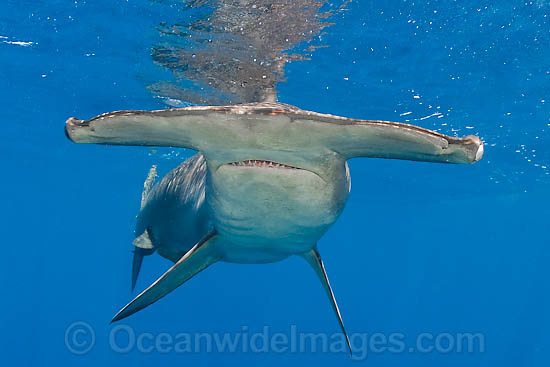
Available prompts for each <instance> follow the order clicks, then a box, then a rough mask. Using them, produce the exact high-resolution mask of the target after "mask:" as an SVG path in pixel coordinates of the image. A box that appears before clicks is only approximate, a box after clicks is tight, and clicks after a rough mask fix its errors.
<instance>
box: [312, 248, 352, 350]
mask: <svg viewBox="0 0 550 367" xmlns="http://www.w3.org/2000/svg"><path fill="white" fill-rule="evenodd" d="M301 256H302V257H303V258H304V259H305V260H306V261H307V262H308V263H309V265H311V267H312V268H313V270H315V273H316V274H317V277H319V280H320V281H321V283H322V284H323V288H324V289H325V292H326V294H327V296H328V298H329V300H330V304H331V305H332V309H333V310H334V314H335V315H336V317H337V318H338V322H339V323H340V329H342V333H344V336H345V337H346V342H347V343H348V348H349V352H350V354H351V353H352V351H351V344H350V341H349V338H348V334H347V333H346V329H345V328H344V321H342V316H341V315H340V309H339V308H338V304H337V303H336V298H334V293H333V292H332V288H331V287H330V283H329V281H328V277H327V273H326V271H325V266H324V265H323V260H321V255H320V254H319V251H317V249H316V248H313V249H312V250H310V251H308V252H306V253H303V254H302V255H301Z"/></svg>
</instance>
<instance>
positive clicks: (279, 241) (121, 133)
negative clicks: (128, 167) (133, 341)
mask: <svg viewBox="0 0 550 367" xmlns="http://www.w3.org/2000/svg"><path fill="white" fill-rule="evenodd" d="M65 133H66V135H67V137H68V138H69V139H70V140H72V141H73V142H75V143H94V144H109V145H140V146H167V147H181V148H187V149H192V150H194V151H197V152H198V153H196V154H195V155H194V156H192V157H191V158H189V159H187V160H186V161H184V162H183V163H181V164H180V165H179V166H178V167H176V168H175V169H173V170H172V171H171V172H169V173H168V174H167V175H166V176H165V177H164V178H162V179H161V180H160V181H159V182H158V183H156V184H154V179H155V176H156V173H155V169H154V167H153V168H152V169H151V171H150V173H149V176H148V178H147V180H146V182H145V185H144V186H145V187H144V192H143V195H142V202H141V210H140V212H139V215H138V218H137V225H136V231H135V233H136V239H135V240H134V262H133V271H132V283H133V286H134V285H135V282H136V279H137V276H138V273H139V269H140V266H141V263H142V260H143V258H144V256H147V255H151V254H152V253H154V252H158V253H159V254H160V255H161V256H163V257H165V258H167V259H169V260H171V261H173V262H174V265H173V266H172V267H171V268H170V269H168V271H166V273H164V275H162V276H161V277H160V278H158V279H157V280H156V281H155V282H154V283H153V284H151V285H150V286H149V287H148V288H147V289H145V290H144V291H143V292H142V293H140V294H139V295H138V296H137V297H136V298H135V299H134V300H132V301H131V302H130V303H129V304H128V305H126V306H125V307H124V308H123V309H122V310H121V311H120V312H119V313H118V314H116V316H115V317H114V318H113V321H117V320H121V319H123V318H125V317H128V316H130V315H132V314H133V313H135V312H137V311H139V310H141V309H143V308H144V307H147V306H148V305H150V304H152V303H153V302H155V301H157V300H158V299H160V298H161V297H163V296H165V295H166V294H168V293H169V292H171V291H172V290H174V289H175V288H177V287H179V286H180V285H182V284H183V283H185V282H186V281H187V280H189V279H190V278H191V277H193V276H194V275H195V274H197V273H199V272H200V271H202V270H204V269H205V268H207V267H209V266H210V265H212V264H214V263H216V262H218V261H226V262H231V263H254V264H258V263H270V262H276V261H281V260H283V259H286V258H287V257H289V256H292V255H297V256H300V257H302V258H304V259H305V260H306V261H307V262H308V263H309V264H310V266H311V267H312V268H313V270H314V271H315V272H316V274H317V276H318V277H319V279H320V281H321V283H322V285H323V287H324V290H325V292H326V294H327V295H328V298H329V300H330V302H331V305H332V308H333V310H334V313H335V314H336V317H337V319H338V321H339V323H340V327H341V329H342V332H343V333H344V335H345V336H346V340H347V342H348V347H349V346H350V345H349V339H348V337H347V334H346V331H345V329H344V323H343V321H342V317H341V315H340V311H339V309H338V306H337V304H336V300H335V298H334V294H333V292H332V289H331V287H330V284H329V281H328V278H327V274H326V272H325V268H324V266H323V261H322V260H321V256H320V254H319V251H318V249H317V243H318V242H319V240H320V239H321V237H322V236H323V235H324V234H325V232H326V231H327V230H328V229H329V227H330V226H331V225H332V224H333V223H334V222H335V221H336V220H337V219H338V217H339V216H340V214H341V213H342V210H343V209H344V205H345V203H346V200H347V198H348V194H349V192H350V188H351V181H350V173H349V169H348V165H347V160H348V159H350V158H355V157H373V158H390V159H405V160H412V161H425V162H441V163H473V162H476V161H478V160H480V159H481V157H482V155H483V144H482V142H481V140H480V139H479V138H478V137H477V136H473V135H468V136H466V137H463V138H455V137H450V136H446V135H442V134H439V133H437V132H433V131H430V130H427V129H424V128H421V127H416V126H413V125H409V124H404V123H398V122H387V121H373V120H357V119H350V118H345V117H339V116H333V115H327V114H320V113H316V112H310V111H304V110H301V109H299V108H297V107H294V106H290V105H286V104H282V103H277V102H258V103H245V104H235V105H228V106H193V107H187V108H176V109H168V110H157V111H117V112H111V113H106V114H103V115H99V116H97V117H94V118H92V119H90V120H79V119H76V118H70V119H68V120H67V122H66V125H65ZM350 351H351V348H350Z"/></svg>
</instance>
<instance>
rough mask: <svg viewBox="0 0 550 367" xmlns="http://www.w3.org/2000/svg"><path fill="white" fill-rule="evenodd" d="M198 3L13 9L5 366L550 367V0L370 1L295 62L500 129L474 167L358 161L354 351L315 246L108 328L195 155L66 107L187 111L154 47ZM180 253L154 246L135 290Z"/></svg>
mask: <svg viewBox="0 0 550 367" xmlns="http://www.w3.org/2000/svg"><path fill="white" fill-rule="evenodd" d="M186 17H189V10H188V9H187V10H186V9H185V8H184V7H182V6H181V2H176V1H173V2H171V1H148V0H127V1H121V0H114V1H82V0H76V1H59V0H54V1H48V2H37V1H13V0H4V1H2V2H1V3H0V86H1V88H0V106H1V111H2V114H1V126H2V129H1V131H0V139H1V144H0V152H1V156H2V172H3V175H2V180H1V186H0V188H1V189H2V192H3V198H2V201H1V202H2V204H1V205H2V206H1V208H2V210H1V211H0V218H1V221H0V223H1V226H0V228H1V229H2V230H1V233H2V243H3V251H2V252H1V256H0V279H1V280H2V284H1V287H0V289H1V290H2V297H1V299H0V300H1V301H0V314H1V315H2V316H1V317H0V331H1V333H0V352H1V353H0V361H1V364H2V365H5V366H11V365H14V366H31V365H47V364H53V363H55V364H56V365H59V366H62V365H71V366H72V365H79V366H86V365H89V366H97V365H102V364H104V365H115V364H116V365H117V366H125V365H133V366H135V365H150V364H155V363H156V364H158V365H161V364H162V365H167V364H172V365H173V364H181V365H183V364H187V365H189V364H190V365H214V364H223V365H231V364H233V365H239V366H257V365H262V366H279V365H281V364H283V363H284V364H286V365H288V366H298V365H299V366H303V365H309V364H315V365H334V364H338V365H340V366H341V365H370V366H393V365H396V366H404V365H406V366H441V365H445V366H464V365H469V366H496V365H498V366H547V365H549V363H550V357H549V355H550V339H549V330H550V316H549V309H550V298H549V297H550V285H549V284H550V281H549V278H550V277H549V275H550V272H549V270H548V264H549V263H550V248H549V246H548V245H549V241H548V207H549V206H550V198H549V195H548V193H549V190H548V185H549V184H550V153H549V149H548V139H550V51H549V50H550V3H548V2H547V1H545V0H536V1H511V0H510V1H471V0H465V1H429V2H420V1H406V0H392V1H355V2H351V3H349V4H347V6H346V9H345V10H344V11H341V12H337V13H335V14H334V15H333V17H332V18H331V19H330V21H331V22H333V23H334V25H332V26H331V27H328V28H325V29H324V30H323V34H322V35H321V36H320V39H319V37H318V38H317V42H318V43H319V44H323V45H326V46H328V47H323V48H319V49H316V50H315V52H314V53H313V54H312V56H311V58H310V60H307V61H300V62H291V63H289V64H287V66H286V68H285V77H286V81H284V82H281V83H279V84H278V86H277V89H278V98H279V101H281V102H285V103H289V104H293V105H296V106H299V107H301V108H304V109H308V110H313V111H318V112H323V113H332V114H337V115H344V116H349V117H355V118H364V119H383V120H392V121H400V122H409V123H412V124H416V125H419V126H423V127H426V128H430V129H434V130H437V131H440V132H442V133H445V134H448V135H452V136H454V135H456V136H463V135H468V134H475V135H478V136H479V137H480V138H481V139H482V140H483V141H484V143H485V156H484V158H483V159H482V160H481V161H480V162H478V163H476V164H474V165H442V164H430V163H419V162H408V161H392V160H380V159H353V160H351V161H350V162H349V164H350V169H351V176H352V192H351V195H350V198H349V200H348V203H347V206H346V209H345V211H344V213H343V215H342V216H341V217H340V219H339V220H338V222H337V223H336V224H335V225H334V226H333V227H332V228H331V229H330V230H329V232H328V233H327V234H326V235H325V236H324V237H323V239H322V240H321V242H320V243H319V249H320V251H321V253H322V255H323V258H324V261H325V265H326V268H327V272H328V275H329V277H330V280H331V284H332V287H333V289H334V291H335V293H336V297H337V299H338V303H339V306H340V309H341V311H342V316H343V318H344V322H345V324H346V328H347V331H348V333H349V334H350V336H351V341H352V348H353V350H354V354H353V357H350V356H349V354H348V352H347V350H346V348H342V346H343V345H342V343H341V341H342V339H341V335H340V334H339V332H340V331H339V328H338V324H337V322H336V320H335V319H334V316H333V315H332V311H331V309H330V305H329V303H328V302H327V300H326V298H325V295H324V294H323V291H322V288H321V286H320V285H319V284H318V281H317V279H315V276H314V274H313V272H311V270H310V269H308V267H307V266H306V264H305V263H304V262H303V261H302V260H301V259H298V258H289V259H287V260H285V261H282V262H279V263H274V264H267V265H235V264H226V263H219V264H216V265H215V266H212V267H211V268H209V269H208V270H206V271H204V272H202V273H201V274H199V275H198V276H197V277H195V278H193V279H192V280H191V281H189V282H188V283H186V284H185V285H183V286H182V287H180V288H178V289H177V290H176V291H174V292H172V293H171V294H170V295H168V296H167V297H165V298H164V299H162V300H161V301H159V302H157V303H155V304H154V305H152V306H150V307H148V308H147V309H145V310H143V311H141V312H139V313H137V314H136V315H134V316H132V317H130V318H128V319H125V320H123V321H121V322H119V323H115V324H109V321H110V319H111V317H112V316H113V315H114V314H115V313H116V312H117V311H118V310H119V308H120V307H121V306H123V305H124V304H126V303H127V302H128V301H129V300H130V299H131V298H132V297H133V296H134V294H133V293H132V292H131V291H130V269H131V261H132V260H131V259H132V258H131V250H132V246H131V242H132V240H133V238H134V235H133V226H134V224H135V216H136V214H137V212H138V210H139V202H140V198H141V191H142V188H143V181H144V179H145V177H146V175H147V171H148V169H149V168H150V166H151V165H152V164H157V165H158V167H159V168H158V169H159V172H160V173H166V172H168V171H169V170H170V169H171V168H173V167H175V166H176V165H177V164H179V163H180V162H181V161H182V160H183V159H184V158H186V157H189V156H190V155H191V154H193V152H191V151H188V150H184V149H181V150H177V149H167V148H164V149H151V148H144V147H111V146H92V145H89V146H88V145H75V144H73V143H71V142H70V141H69V140H67V139H66V137H65V135H64V132H63V127H64V121H65V120H66V119H67V118H68V117H70V116H76V117H79V118H90V117H92V116H95V115H97V114H100V113H103V112H108V111H112V110H120V109H145V110H148V109H160V108H167V107H170V106H171V105H173V104H174V103H175V100H173V99H169V98H165V97H162V96H159V95H156V94H155V93H152V92H151V91H150V89H148V88H147V87H148V86H150V85H151V84H153V83H155V82H157V81H165V80H170V78H171V77H172V74H171V72H170V71H169V70H167V69H166V68H163V67H162V66H160V65H158V64H155V63H154V62H153V61H152V59H151V48H152V47H153V46H154V45H155V44H157V42H158V38H159V33H158V28H159V25H161V24H165V23H169V24H175V23H178V22H181V21H183V19H187V18H186ZM169 266H170V264H169V262H168V261H166V260H164V259H162V258H160V257H158V256H151V257H150V258H147V259H146V262H145V264H144V267H143V269H142V274H141V275H140V280H139V282H138V286H137V288H138V289H143V288H144V287H146V286H147V285H148V284H150V283H151V282H153V281H154V280H155V279H156V278H157V277H158V276H159V275H160V274H162V273H163V272H164V271H165V270H166V269H167V268H168V267H169ZM312 334H316V335H317V337H318V339H316V343H317V344H316V348H314V347H313V346H312V345H309V344H307V340H306V339H307V338H308V335H309V336H311V335H312ZM224 337H227V338H234V339H233V340H236V341H237V342H236V344H235V345H234V346H233V347H227V346H225V347H222V346H220V345H219V344H216V340H221V338H224ZM300 337H303V338H304V340H306V342H304V345H300V340H299V339H300ZM197 338H198V340H197ZM235 338H240V339H235ZM228 340H229V339H228Z"/></svg>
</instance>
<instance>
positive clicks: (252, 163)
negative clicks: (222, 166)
mask: <svg viewBox="0 0 550 367" xmlns="http://www.w3.org/2000/svg"><path fill="white" fill-rule="evenodd" d="M228 164H229V165H230V166H242V167H264V168H284V169H299V168H297V167H293V166H289V165H286V164H282V163H277V162H272V161H264V160H261V159H249V160H246V161H241V162H231V163H228Z"/></svg>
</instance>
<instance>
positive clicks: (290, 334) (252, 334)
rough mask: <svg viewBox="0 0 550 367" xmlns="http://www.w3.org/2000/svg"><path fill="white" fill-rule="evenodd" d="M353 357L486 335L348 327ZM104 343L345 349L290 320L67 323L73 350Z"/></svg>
mask: <svg viewBox="0 0 550 367" xmlns="http://www.w3.org/2000/svg"><path fill="white" fill-rule="evenodd" d="M349 339H350V343H351V349H352V355H351V358H352V359H354V360H365V359H367V357H368V356H369V355H370V354H383V353H392V354H400V353H418V354H423V353H441V354H448V353H463V354H478V353H483V352H485V336H484V335H483V334H482V333H479V332H454V333H451V332H440V333H431V332H422V333H418V334H417V335H415V336H408V335H406V334H405V333H401V332H392V333H380V332H373V333H351V334H350V335H349ZM100 343H101V344H103V343H106V346H107V348H109V349H111V350H112V351H114V352H116V353H124V354H125V353H131V352H137V353H144V354H151V353H162V354H167V353H176V354H198V353H275V354H286V353H349V350H348V347H347V343H346V339H345V337H344V335H343V334H342V333H333V334H330V333H316V332H304V331H301V330H298V328H297V327H296V326H295V325H292V326H291V327H290V328H289V329H288V330H286V331H285V332H281V331H275V330H273V329H272V328H271V327H270V326H264V327H263V328H261V329H255V330H254V329H251V328H249V327H248V326H242V327H241V328H240V329H239V330H237V331H233V332H178V333H174V332H170V333H169V332H142V331H136V330H135V329H134V328H133V327H132V326H130V325H126V324H119V325H115V326H113V327H112V328H111V329H110V330H109V332H108V335H105V337H104V338H103V337H98V338H96V333H95V330H94V328H93V327H92V326H91V325H90V324H89V323H86V322H84V321H77V322H74V323H72V324H71V325H69V326H68V327H67V329H66V331H65V346H66V347H67V349H68V350H69V352H71V353H73V354H75V355H85V354H88V353H89V352H91V351H92V350H93V349H94V348H97V347H98V344H100Z"/></svg>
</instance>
